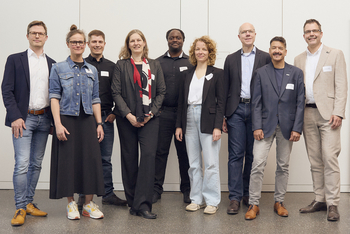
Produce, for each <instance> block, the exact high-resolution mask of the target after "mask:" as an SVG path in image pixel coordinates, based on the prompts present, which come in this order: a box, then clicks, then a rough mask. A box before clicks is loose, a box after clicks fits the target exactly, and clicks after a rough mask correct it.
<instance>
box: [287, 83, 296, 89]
mask: <svg viewBox="0 0 350 234" xmlns="http://www.w3.org/2000/svg"><path fill="white" fill-rule="evenodd" d="M286 89H291V90H294V84H287V86H286Z"/></svg>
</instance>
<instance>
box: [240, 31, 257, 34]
mask: <svg viewBox="0 0 350 234" xmlns="http://www.w3.org/2000/svg"><path fill="white" fill-rule="evenodd" d="M254 32H255V30H245V31H241V32H240V33H241V34H247V33H249V34H251V33H254Z"/></svg>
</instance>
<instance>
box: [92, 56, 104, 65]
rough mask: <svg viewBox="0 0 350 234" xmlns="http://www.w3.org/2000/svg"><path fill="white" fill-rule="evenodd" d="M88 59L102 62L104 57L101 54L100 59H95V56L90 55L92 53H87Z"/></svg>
mask: <svg viewBox="0 0 350 234" xmlns="http://www.w3.org/2000/svg"><path fill="white" fill-rule="evenodd" d="M88 59H89V60H91V61H95V62H97V63H102V62H103V60H104V57H103V55H102V58H100V61H97V59H96V58H94V57H92V55H91V54H89V56H88Z"/></svg>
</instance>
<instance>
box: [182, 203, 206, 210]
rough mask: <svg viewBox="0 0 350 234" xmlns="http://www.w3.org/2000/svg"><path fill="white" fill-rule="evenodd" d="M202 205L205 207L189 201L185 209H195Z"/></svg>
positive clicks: (200, 207)
mask: <svg viewBox="0 0 350 234" xmlns="http://www.w3.org/2000/svg"><path fill="white" fill-rule="evenodd" d="M204 207H205V205H198V204H196V203H191V204H189V205H187V206H186V210H187V211H197V210H199V209H202V208H204Z"/></svg>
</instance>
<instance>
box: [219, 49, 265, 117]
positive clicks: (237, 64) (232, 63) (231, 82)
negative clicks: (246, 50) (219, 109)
mask: <svg viewBox="0 0 350 234" xmlns="http://www.w3.org/2000/svg"><path fill="white" fill-rule="evenodd" d="M270 62H271V58H270V55H269V54H268V53H266V52H264V51H261V50H259V49H258V48H256V54H255V60H254V67H253V73H252V75H253V74H254V72H255V71H256V69H258V68H260V67H262V66H264V65H266V64H268V63H270ZM224 72H225V75H224V77H225V95H226V98H225V100H226V112H225V116H226V117H230V116H231V115H232V114H233V113H234V112H235V111H236V109H237V106H238V104H239V99H240V97H241V88H242V60H241V49H239V50H237V51H236V52H235V53H233V54H230V55H228V56H227V57H226V60H225V65H224ZM250 84H252V82H250Z"/></svg>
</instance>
